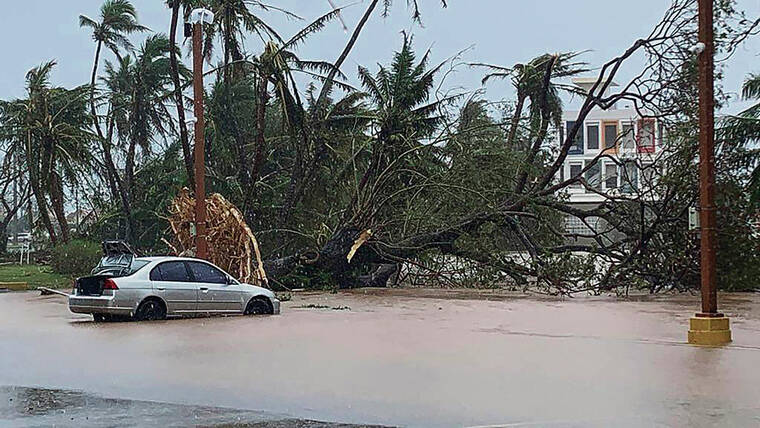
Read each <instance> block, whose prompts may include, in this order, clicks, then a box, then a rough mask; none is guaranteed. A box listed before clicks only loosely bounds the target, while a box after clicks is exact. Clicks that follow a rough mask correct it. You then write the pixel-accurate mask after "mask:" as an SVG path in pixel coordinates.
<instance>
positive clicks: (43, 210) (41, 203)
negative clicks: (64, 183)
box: [29, 170, 58, 245]
mask: <svg viewBox="0 0 760 428" xmlns="http://www.w3.org/2000/svg"><path fill="white" fill-rule="evenodd" d="M34 175H35V176H36V174H34ZM29 182H30V184H31V186H32V194H33V195H34V200H35V202H37V210H38V211H39V215H40V219H41V220H42V225H43V226H45V230H47V232H48V235H50V242H52V243H53V245H55V244H57V243H58V237H57V235H56V233H55V228H54V227H53V222H52V221H51V220H50V214H49V213H48V209H47V201H45V194H44V193H43V192H42V189H41V188H40V183H39V180H38V179H37V178H36V177H33V174H32V173H31V170H30V174H29ZM31 228H32V226H31V225H30V229H31Z"/></svg>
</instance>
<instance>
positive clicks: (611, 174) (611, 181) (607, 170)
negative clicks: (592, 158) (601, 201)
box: [604, 162, 618, 189]
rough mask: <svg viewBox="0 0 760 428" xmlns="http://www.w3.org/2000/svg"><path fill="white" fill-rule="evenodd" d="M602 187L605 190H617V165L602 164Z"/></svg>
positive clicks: (611, 163) (612, 163) (610, 163)
mask: <svg viewBox="0 0 760 428" xmlns="http://www.w3.org/2000/svg"><path fill="white" fill-rule="evenodd" d="M604 186H605V187H606V188H607V189H617V187H618V171H617V164H616V163H614V162H606V163H605V164H604Z"/></svg>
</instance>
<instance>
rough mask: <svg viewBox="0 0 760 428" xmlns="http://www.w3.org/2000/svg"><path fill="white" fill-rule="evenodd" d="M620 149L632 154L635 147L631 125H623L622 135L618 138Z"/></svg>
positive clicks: (628, 123)
mask: <svg viewBox="0 0 760 428" xmlns="http://www.w3.org/2000/svg"><path fill="white" fill-rule="evenodd" d="M620 147H621V148H622V149H623V151H628V152H633V148H634V147H636V136H635V134H634V131H633V123H631V122H624V123H623V135H621V136H620Z"/></svg>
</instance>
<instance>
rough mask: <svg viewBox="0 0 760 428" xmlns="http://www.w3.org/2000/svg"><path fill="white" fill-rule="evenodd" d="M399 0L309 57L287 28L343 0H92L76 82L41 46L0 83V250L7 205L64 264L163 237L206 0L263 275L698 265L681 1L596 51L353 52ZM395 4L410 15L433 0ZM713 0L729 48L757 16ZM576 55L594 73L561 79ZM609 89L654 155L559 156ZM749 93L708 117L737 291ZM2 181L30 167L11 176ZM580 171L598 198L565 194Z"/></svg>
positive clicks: (629, 275)
mask: <svg viewBox="0 0 760 428" xmlns="http://www.w3.org/2000/svg"><path fill="white" fill-rule="evenodd" d="M392 3H393V2H392V1H391V0H385V1H383V2H380V1H379V0H372V1H369V2H365V4H364V5H363V6H360V7H364V11H365V12H364V14H363V16H362V18H361V19H360V20H359V21H358V22H357V23H356V24H355V27H354V29H353V32H352V33H351V35H350V36H349V37H348V38H347V40H346V44H345V46H344V47H343V49H342V51H341V52H340V54H339V55H338V56H337V58H305V57H304V55H303V54H302V53H301V52H299V49H301V48H302V47H303V46H304V45H306V44H307V43H310V42H311V40H310V39H311V36H313V35H314V34H316V33H318V32H319V31H321V30H323V29H324V28H326V26H327V25H328V24H330V23H331V22H332V21H333V20H335V19H336V18H337V17H338V16H339V12H338V11H330V12H329V13H327V14H325V15H323V16H319V17H316V19H313V20H310V21H305V25H301V26H300V28H302V29H301V30H299V31H296V32H294V34H292V35H284V34H281V32H280V31H279V29H278V28H277V25H276V24H273V22H274V21H273V19H274V18H273V17H280V18H286V19H301V18H299V16H298V13H297V11H294V12H291V11H286V10H282V9H280V8H276V7H271V6H270V5H268V4H265V3H261V2H258V1H243V0H198V1H189V0H168V1H166V2H165V4H166V6H167V10H166V18H167V21H168V20H169V18H170V17H171V26H170V32H169V34H167V35H163V34H155V33H151V32H150V31H149V30H148V29H146V28H145V27H143V26H142V25H141V24H140V21H139V15H138V10H137V9H136V8H135V7H134V6H133V5H132V4H131V2H130V1H128V0H106V1H105V2H104V4H103V6H102V8H101V10H100V16H99V17H97V18H96V19H93V18H89V17H86V16H81V17H80V26H81V27H82V28H83V30H82V31H87V32H88V34H91V35H92V39H93V41H94V44H93V46H92V47H91V49H94V51H95V61H94V63H93V64H92V68H91V69H90V68H89V66H88V70H87V71H86V73H85V72H83V73H82V76H81V85H79V86H75V87H73V88H63V87H60V86H57V85H56V84H55V83H54V77H55V76H54V72H55V70H56V68H55V65H56V61H53V60H50V59H49V58H40V59H39V61H40V62H41V65H39V66H38V67H36V68H34V69H32V70H31V71H30V72H29V73H28V74H27V75H26V92H25V93H24V95H23V96H22V97H21V98H19V99H13V100H3V101H0V125H1V126H0V143H2V144H1V145H0V147H1V148H2V153H0V157H2V164H1V165H0V202H2V207H3V209H2V210H0V211H2V213H5V214H3V215H4V217H2V218H0V252H1V251H3V249H4V242H5V235H6V234H7V232H6V231H8V230H10V229H9V227H10V226H11V224H10V219H11V213H15V212H20V213H23V215H25V216H26V217H29V216H28V215H27V214H29V213H30V211H31V212H32V213H35V215H34V217H35V218H33V219H31V221H29V223H30V224H33V225H34V228H35V232H36V233H35V236H36V237H40V236H42V235H46V236H47V237H46V238H44V242H39V241H40V239H37V241H38V242H36V244H39V245H38V248H39V247H41V246H45V249H46V250H51V251H52V254H53V260H52V266H53V267H54V269H55V270H56V271H59V272H65V273H67V274H71V275H81V274H84V273H86V272H87V271H89V269H90V268H91V267H92V266H93V265H94V263H95V262H96V255H95V251H94V247H96V246H95V244H88V243H84V242H79V241H76V240H75V239H77V238H83V239H86V240H88V241H92V242H99V241H101V240H103V239H114V238H119V239H125V240H128V241H129V242H130V244H132V245H133V246H134V247H135V248H137V249H139V250H142V251H143V252H145V253H157V254H161V253H167V252H169V251H170V245H167V243H168V244H171V241H172V240H173V236H172V235H171V231H170V229H169V227H168V225H167V222H166V221H165V217H166V215H167V207H168V205H169V204H170V202H171V200H172V198H173V197H174V196H175V195H177V193H178V192H179V191H180V189H182V188H183V187H190V188H192V185H193V155H192V153H191V142H190V138H189V136H190V133H189V132H188V131H189V129H190V128H191V127H192V124H191V123H190V122H189V121H188V120H187V118H186V116H190V114H189V112H188V114H186V109H188V108H190V107H191V106H192V104H191V103H190V102H189V98H190V97H191V95H192V90H191V89H190V88H191V86H192V85H191V83H192V82H191V77H192V75H191V73H190V71H189V70H187V69H186V67H185V66H184V65H183V64H186V63H189V58H187V57H185V58H183V57H182V56H183V53H185V52H186V50H185V49H180V47H179V46H177V41H178V39H180V38H181V37H179V36H178V31H179V30H178V28H179V27H180V25H178V22H180V21H181V20H182V17H184V16H187V15H188V14H189V12H190V10H192V9H193V8H195V7H199V6H204V7H207V8H209V9H211V10H212V11H213V12H214V20H213V22H212V23H211V24H208V25H207V26H206V28H205V30H204V39H203V56H204V59H205V60H206V68H205V70H206V71H207V73H206V74H205V76H204V77H205V81H204V88H203V89H204V94H203V95H204V100H205V102H204V108H205V110H204V111H203V112H199V114H202V115H203V117H204V120H205V125H206V126H205V129H204V132H205V135H204V137H205V167H206V172H207V175H206V189H207V192H208V193H212V192H217V193H220V194H221V195H223V196H224V197H225V198H226V199H227V200H229V201H230V202H232V203H233V204H234V205H235V206H237V207H238V208H239V209H240V211H241V212H242V214H243V216H244V219H245V221H246V223H247V224H248V226H250V228H251V230H252V231H253V232H254V233H255V234H256V235H257V237H258V240H259V242H260V244H261V252H262V254H263V258H264V259H265V260H266V263H265V269H266V271H267V275H268V277H269V278H270V279H271V280H272V284H280V285H283V286H284V287H290V288H293V287H296V288H301V287H308V288H318V289H330V290H336V289H340V288H349V287H356V286H387V285H394V284H414V285H426V286H443V287H463V286H466V287H504V286H509V287H511V288H517V289H520V288H527V287H534V288H538V289H540V290H541V291H543V292H548V293H572V292H579V291H588V292H600V291H605V290H615V289H621V288H623V287H628V286H631V285H632V284H634V285H636V286H640V287H647V288H648V289H650V290H652V291H653V292H656V291H658V290H662V289H671V288H677V289H688V288H693V287H695V286H697V283H698V281H696V280H695V278H697V277H696V275H697V273H698V269H697V267H698V260H699V257H698V252H697V249H698V247H697V245H696V238H695V235H694V233H693V232H690V231H689V230H688V221H687V218H688V211H689V208H690V207H693V206H695V204H696V201H697V198H698V192H697V187H696V182H697V179H696V168H694V165H695V162H696V159H697V150H696V130H697V123H698V118H697V113H696V110H695V106H696V105H697V101H696V100H697V96H696V95H697V91H696V85H695V83H696V75H697V74H696V70H695V61H694V56H693V55H691V54H687V51H686V50H685V48H686V47H688V46H690V45H693V44H694V43H696V40H695V35H696V23H697V20H696V3H695V2H693V1H690V0H674V1H673V2H672V4H671V6H670V7H669V8H668V9H667V10H666V11H665V14H664V17H663V19H662V21H661V22H660V23H659V25H658V26H657V27H656V29H655V31H653V32H651V33H650V32H648V31H647V32H645V33H642V34H640V35H636V37H631V40H635V41H634V42H632V45H631V46H629V47H628V48H627V49H625V50H624V51H621V52H620V55H616V56H614V57H612V58H611V59H610V60H609V61H607V62H606V63H601V64H593V65H589V64H586V63H584V62H583V58H584V53H583V52H580V53H579V52H560V53H551V54H547V53H544V52H535V53H534V54H533V55H531V56H529V57H526V58H524V59H523V61H522V62H521V63H519V64H515V65H510V66H499V65H494V64H484V63H479V62H475V63H471V64H465V65H464V66H465V67H472V68H471V69H473V70H479V71H480V72H482V73H484V76H483V85H484V86H483V87H480V88H459V87H454V88H451V87H450V85H449V84H448V82H447V81H446V79H447V77H449V76H451V75H453V74H454V73H456V72H457V71H458V69H459V68H461V67H462V66H463V64H462V62H463V59H462V57H460V56H457V55H455V56H454V57H452V58H450V59H449V60H448V61H443V62H437V63H433V59H432V58H433V53H432V52H431V51H430V50H426V51H425V50H418V49H417V47H416V46H415V43H414V36H413V34H412V33H413V31H414V28H415V27H414V26H412V27H411V28H410V30H409V32H408V33H407V32H403V33H402V35H401V36H399V37H398V39H397V41H396V43H397V46H398V47H397V48H396V49H395V53H392V54H391V53H390V52H382V53H381V54H378V55H377V58H375V59H374V60H372V61H371V62H370V63H369V64H365V65H359V66H357V67H347V66H344V65H345V64H346V63H351V62H352V61H346V59H347V58H348V57H349V56H350V55H351V53H352V50H353V49H354V46H355V44H356V41H357V40H358V39H359V38H361V37H366V35H363V33H362V32H363V30H364V28H365V24H366V23H367V22H369V21H370V20H372V19H381V17H382V16H383V15H387V14H388V13H391V11H392V10H393V9H392V8H391V6H392ZM406 3H407V4H408V5H409V10H410V11H411V12H412V21H413V22H416V23H420V22H421V16H422V13H423V12H424V10H420V9H419V7H418V6H419V5H418V2H417V1H407V2H406ZM429 4H432V6H426V7H439V6H443V7H446V5H447V3H446V2H445V1H443V2H432V3H429ZM357 7H359V6H357ZM518 12H519V11H518ZM715 16H716V23H715V28H716V48H717V52H718V54H719V55H722V56H730V54H731V51H732V50H733V49H736V48H737V46H738V43H739V42H741V41H742V40H744V39H745V38H746V37H748V36H749V34H750V33H752V32H753V31H754V29H755V26H754V25H756V24H753V22H755V21H754V20H751V19H745V16H744V14H743V13H741V12H740V11H738V10H736V8H735V4H734V2H733V1H731V0H727V1H721V2H717V4H716V13H715ZM244 41H245V43H244ZM472 42H476V41H472ZM463 43H469V41H464V42H463ZM509 48H510V47H509V46H507V45H505V49H509ZM589 48H591V49H593V48H594V46H589ZM436 54H440V52H436ZM443 54H444V55H446V54H450V53H446V52H445V53H443ZM632 58H636V59H635V60H631V59H632ZM66 60H67V59H66V58H58V59H57V61H61V62H63V61H66ZM644 64H645V65H644ZM641 67H643V68H641ZM351 68H353V69H351ZM620 70H625V71H624V72H621V73H623V74H619V73H618V72H619V71H620ZM580 73H583V74H584V75H585V76H586V77H595V78H596V79H593V80H592V81H594V80H595V81H596V82H597V84H596V85H594V86H593V87H588V88H585V89H582V87H581V86H582V85H581V86H574V85H571V84H570V83H571V82H569V79H570V78H572V77H578V75H579V74H580ZM626 76H628V78H626ZM20 78H21V76H19V79H20ZM613 81H615V82H616V83H617V84H618V85H619V86H612V85H611V82H613ZM757 81H758V79H756V78H754V77H753V78H751V79H750V81H749V83H748V85H747V87H746V88H745V96H746V97H749V98H757V97H758V95H760V90H757V87H760V83H757ZM719 83H720V82H718V100H719V101H722V100H724V97H723V95H722V94H721V91H720V85H719ZM486 84H489V85H490V86H485V85H486ZM570 97H574V98H575V101H576V102H577V103H578V104H579V105H580V107H579V110H578V111H577V113H575V114H574V116H575V117H573V118H570V120H568V118H565V119H563V101H565V100H567V99H568V98H570ZM615 105H617V106H622V109H624V108H626V107H627V108H629V111H631V112H632V114H634V113H633V112H636V113H635V114H638V115H639V116H641V119H642V120H641V125H636V126H635V128H636V129H637V131H634V126H633V125H631V124H628V125H627V126H628V127H629V131H626V132H638V135H637V136H635V137H636V138H637V140H636V141H645V138H649V137H651V138H650V139H651V142H652V146H651V150H654V148H655V145H654V144H655V143H654V142H655V135H654V134H655V133H659V134H658V135H660V134H661V135H664V136H665V137H664V138H662V139H660V138H659V137H658V138H657V140H658V141H659V142H658V143H657V144H658V148H657V150H656V156H654V157H652V156H648V155H647V154H648V153H651V151H650V150H649V147H650V146H648V145H647V147H646V148H645V147H643V146H642V147H640V148H639V149H637V147H638V146H637V143H636V142H635V141H633V142H631V143H630V144H631V145H632V146H631V147H630V153H628V155H629V156H628V157H623V156H607V154H609V151H605V150H599V148H598V147H596V148H592V147H590V146H589V147H588V150H589V151H588V152H586V154H588V153H592V152H591V150H596V152H593V153H597V152H598V153H599V156H596V158H594V159H591V158H589V157H588V156H587V157H586V158H585V160H583V163H582V164H581V165H580V166H581V169H582V170H578V169H573V168H572V167H571V165H568V159H571V158H569V157H568V156H569V155H573V153H574V152H575V151H577V150H581V151H582V150H583V148H582V147H577V145H578V144H577V143H580V146H583V141H584V138H583V135H584V132H586V126H585V122H586V121H587V119H588V120H591V116H589V115H590V114H591V113H592V111H598V109H600V108H601V109H608V108H611V107H612V106H615ZM623 105H625V106H623ZM753 109H754V110H748V112H745V113H744V114H743V115H744V116H746V117H744V118H743V119H742V120H743V122H740V123H739V124H738V125H736V126H733V127H732V126H728V125H727V126H726V127H725V128H722V127H721V126H722V124H718V125H719V126H718V127H719V130H720V131H719V132H721V133H723V134H725V136H724V135H723V134H721V138H723V140H722V141H723V142H724V144H719V150H718V151H717V162H718V164H719V167H718V171H719V174H718V177H717V181H718V186H717V187H718V188H719V190H720V192H721V193H720V194H719V195H718V201H719V203H720V206H719V208H720V210H719V212H718V218H719V219H720V222H721V225H722V227H721V230H720V235H719V239H720V245H721V251H722V254H723V256H721V259H720V266H719V269H721V274H720V276H721V277H722V278H735V279H736V280H735V281H731V283H730V284H728V283H726V284H724V288H726V289H733V290H736V289H742V290H747V289H752V288H753V287H754V285H753V278H755V277H757V275H758V273H760V272H758V271H757V269H758V268H757V266H760V263H758V262H759V261H760V260H758V259H757V257H756V254H757V253H758V251H757V249H758V248H759V247H760V243H759V242H758V241H760V238H758V233H757V226H756V220H755V219H757V218H760V213H759V212H758V204H757V203H755V202H754V201H753V200H751V199H750V197H749V195H750V194H751V193H752V192H751V190H752V189H753V187H752V186H753V185H754V186H755V187H754V189H755V190H757V182H758V179H757V177H758V175H759V174H760V173H758V172H757V171H758V170H757V169H756V166H757V159H758V153H757V150H756V142H757V140H758V138H757V135H760V133H758V132H757V129H755V128H756V127H757V123H758V122H757V120H756V119H757V117H758V116H760V113H758V112H760V110H759V109H758V108H757V107H753ZM594 120H596V119H594ZM645 120H646V121H647V122H646V123H647V124H651V127H650V128H648V130H647V128H646V127H645V126H644V121H645ZM620 122H621V125H620V127H621V128H625V126H626V124H624V123H623V122H624V121H620ZM635 122H636V123H639V122H638V121H635ZM602 125H603V124H602ZM602 130H603V131H604V132H603V134H600V132H599V131H600V128H599V127H597V130H596V135H597V137H599V136H600V135H601V136H603V137H604V139H605V145H606V144H611V145H613V146H615V150H616V149H617V147H623V146H622V144H623V143H624V141H623V137H624V136H623V135H622V133H620V132H618V130H617V125H615V126H613V127H612V131H610V132H611V134H609V136H608V135H607V130H606V128H605V127H603V128H602ZM589 132H590V131H589ZM731 132H733V134H731ZM643 134H647V135H643ZM650 134H651V135H650ZM633 137H634V136H633V135H628V136H627V137H626V138H633ZM642 137H644V138H642ZM734 137H737V138H734ZM636 138H634V139H636ZM607 139H609V141H607ZM598 142H599V139H598V138H597V146H598ZM660 146H661V147H662V148H661V149H660V148H659V147H660ZM612 148H613V147H610V149H612ZM621 152H622V151H621ZM576 154H577V153H576ZM578 160H579V158H575V162H578ZM572 166H576V167H577V166H579V165H578V164H577V163H576V164H575V165H572ZM610 167H612V169H610ZM629 167H630V168H631V171H635V174H630V175H629V174H628V172H627V171H628V168H629ZM753 170H754V171H756V172H754V173H753V172H752V171H753ZM610 171H613V172H610ZM602 174H604V178H602ZM753 174H754V175H753ZM633 175H635V176H636V178H635V183H633V181H632V180H631V177H632V176H633ZM753 177H754V178H753ZM610 179H612V180H613V181H612V183H613V184H612V185H608V184H607V181H608V180H610ZM626 180H627V182H626ZM618 182H619V183H620V184H618ZM11 183H20V184H21V186H17V187H21V188H20V189H18V192H17V194H16V193H13V192H11V186H10V184H11ZM602 183H605V184H604V190H605V191H604V192H602V191H601V189H602ZM14 189H15V188H14ZM612 189H615V190H612ZM624 189H625V190H624ZM608 190H611V191H608ZM14 192H15V190H14ZM574 192H584V193H586V194H587V195H588V196H594V197H599V198H601V199H600V200H597V201H596V202H593V203H587V204H579V203H571V202H570V194H571V193H574ZM755 193H756V194H760V193H758V191H755ZM11 194H14V195H16V196H14V197H13V198H11V197H10V196H11ZM74 195H76V196H74ZM75 201H76V202H77V203H78V202H79V201H82V204H85V202H84V201H86V205H87V209H88V210H91V211H92V212H91V215H90V217H89V218H88V222H87V223H86V224H84V225H78V226H77V227H76V229H74V228H73V227H70V226H69V225H68V222H67V218H66V216H65V213H64V207H66V208H68V207H71V206H72V205H74V204H73V203H72V202H75ZM566 223H567V224H566ZM573 225H575V226H573ZM569 226H573V227H569ZM576 226H577V227H576ZM43 232H44V233H43ZM48 237H49V238H48ZM212 245H213V243H212ZM349 253H351V254H352V255H353V256H352V257H350V258H349V257H347V255H348V254H349Z"/></svg>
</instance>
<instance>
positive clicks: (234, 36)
mask: <svg viewBox="0 0 760 428" xmlns="http://www.w3.org/2000/svg"><path fill="white" fill-rule="evenodd" d="M208 7H209V9H211V10H212V11H213V12H214V21H213V22H212V23H211V25H209V26H208V28H207V30H206V37H205V39H204V41H203V55H204V56H205V57H206V59H207V60H210V59H211V55H212V53H213V48H214V40H215V39H219V41H220V42H221V45H222V52H223V58H224V60H223V66H224V69H223V70H222V75H223V76H224V81H225V82H228V81H229V78H230V76H231V69H230V67H229V66H230V63H231V62H235V63H237V62H240V61H242V60H243V59H244V58H245V49H244V47H243V40H244V39H245V34H246V32H247V33H252V34H255V35H257V36H258V38H259V39H260V40H261V41H262V42H264V43H267V42H269V41H271V40H275V41H278V42H280V43H282V39H281V38H280V36H279V35H278V34H277V31H275V29H274V28H272V27H270V26H269V24H267V23H266V22H265V21H264V20H263V19H261V18H259V17H258V16H257V15H256V14H254V13H253V12H251V8H252V7H255V8H258V9H259V10H262V11H269V10H275V11H278V12H282V13H284V14H285V15H286V16H288V17H293V18H297V19H300V18H299V17H298V16H296V15H294V14H292V13H290V12H288V11H286V10H284V9H281V8H278V7H276V6H272V5H269V4H266V3H264V2H260V1H257V0H253V1H251V0H210V2H209V5H208Z"/></svg>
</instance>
